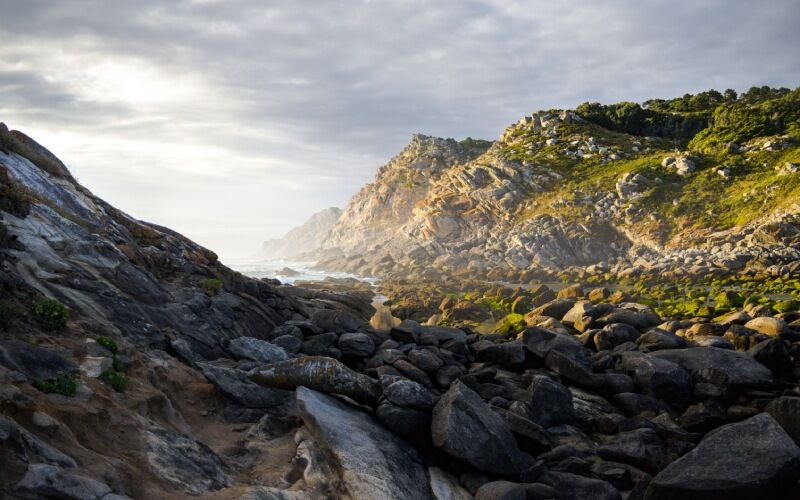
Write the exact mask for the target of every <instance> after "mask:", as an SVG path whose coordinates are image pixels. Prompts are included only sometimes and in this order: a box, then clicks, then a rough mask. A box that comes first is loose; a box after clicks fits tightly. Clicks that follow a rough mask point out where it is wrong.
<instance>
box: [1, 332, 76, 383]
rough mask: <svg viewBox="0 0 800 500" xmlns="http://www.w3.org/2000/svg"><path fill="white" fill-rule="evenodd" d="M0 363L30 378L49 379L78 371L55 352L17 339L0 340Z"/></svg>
mask: <svg viewBox="0 0 800 500" xmlns="http://www.w3.org/2000/svg"><path fill="white" fill-rule="evenodd" d="M0 365H2V366H5V367H6V368H8V369H9V370H16V371H18V372H20V373H23V374H24V375H25V376H26V377H28V378H30V379H31V380H49V379H52V378H55V377H56V376H57V375H59V374H61V373H76V372H77V371H78V367H76V366H75V365H73V364H72V363H70V362H69V361H67V360H66V359H65V358H64V357H63V356H61V355H60V354H58V353H57V352H55V351H52V350H49V349H44V348H42V347H38V346H35V345H31V344H29V343H27V342H21V341H19V340H7V341H4V342H0Z"/></svg>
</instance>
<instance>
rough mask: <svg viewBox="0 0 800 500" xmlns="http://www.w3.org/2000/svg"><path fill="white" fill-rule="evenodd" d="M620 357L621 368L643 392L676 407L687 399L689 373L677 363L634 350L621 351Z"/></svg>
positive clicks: (689, 389)
mask: <svg viewBox="0 0 800 500" xmlns="http://www.w3.org/2000/svg"><path fill="white" fill-rule="evenodd" d="M620 359H621V365H622V369H623V370H625V371H626V372H627V373H628V374H629V375H631V377H633V380H634V382H635V383H636V385H637V386H638V387H639V389H640V390H641V391H642V392H643V393H644V394H647V395H650V396H653V397H656V398H658V399H662V400H664V401H666V402H667V403H669V404H671V405H673V406H675V407H677V408H682V407H683V406H685V405H686V403H687V402H688V401H689V397H690V396H691V387H692V383H691V380H690V378H689V374H688V373H687V372H686V370H684V369H683V368H681V367H680V366H679V365H678V364H676V363H673V362H671V361H667V360H665V359H660V358H656V357H654V356H650V355H646V354H642V353H639V352H635V351H631V352H623V353H621V355H620Z"/></svg>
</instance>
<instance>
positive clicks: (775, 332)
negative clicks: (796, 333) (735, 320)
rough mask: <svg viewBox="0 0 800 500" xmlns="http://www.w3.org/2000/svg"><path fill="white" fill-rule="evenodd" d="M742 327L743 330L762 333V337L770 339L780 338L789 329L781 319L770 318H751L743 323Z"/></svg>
mask: <svg viewBox="0 0 800 500" xmlns="http://www.w3.org/2000/svg"><path fill="white" fill-rule="evenodd" d="M744 326H745V328H749V329H751V330H755V331H757V332H759V333H763V334H764V335H769V336H770V337H780V336H781V335H785V334H786V332H787V330H788V328H789V327H788V326H787V325H786V322H785V321H783V320H782V319H779V318H772V317H770V316H761V317H758V318H753V319H751V320H750V321H748V322H747V323H745V324H744Z"/></svg>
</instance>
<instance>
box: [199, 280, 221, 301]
mask: <svg viewBox="0 0 800 500" xmlns="http://www.w3.org/2000/svg"><path fill="white" fill-rule="evenodd" d="M202 288H203V291H204V292H206V295H208V296H209V297H214V296H215V295H217V294H218V293H219V292H220V291H222V281H220V280H218V279H217V278H208V279H206V280H203V283H202Z"/></svg>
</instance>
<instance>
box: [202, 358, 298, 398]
mask: <svg viewBox="0 0 800 500" xmlns="http://www.w3.org/2000/svg"><path fill="white" fill-rule="evenodd" d="M197 366H198V368H200V370H201V371H202V372H203V375H204V376H205V377H206V379H208V381H209V382H211V383H212V384H214V386H215V387H216V388H217V390H219V392H221V393H222V394H224V395H225V396H226V397H227V398H228V399H230V400H231V401H233V402H235V403H236V404H238V405H240V406H243V407H245V408H273V407H275V406H279V405H281V404H283V403H285V402H286V400H287V399H288V398H289V393H288V392H286V391H280V390H276V389H271V388H267V387H262V386H260V385H258V384H255V383H253V382H252V381H251V380H250V379H248V378H247V374H246V373H245V372H243V371H241V370H237V369H235V368H227V367H224V366H217V365H213V364H211V363H202V362H201V363H197Z"/></svg>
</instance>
